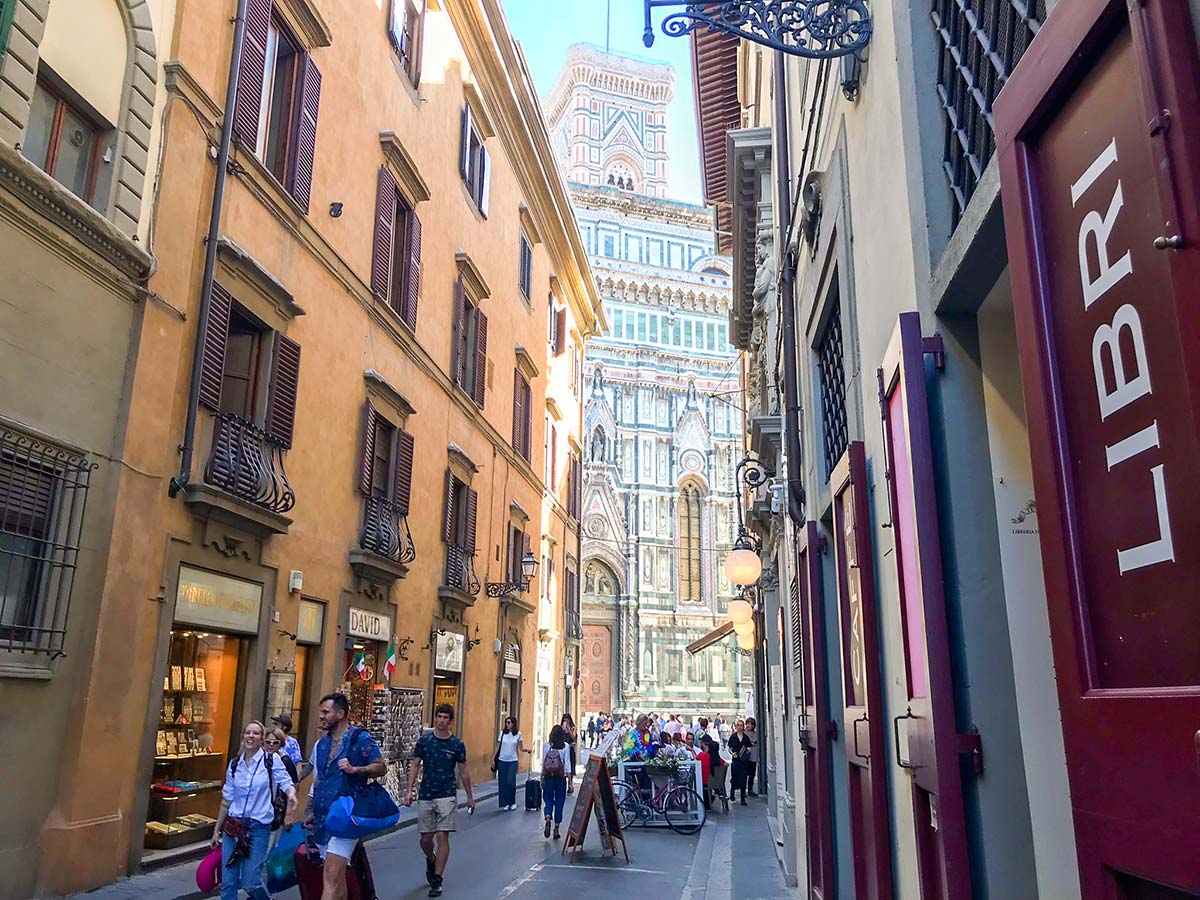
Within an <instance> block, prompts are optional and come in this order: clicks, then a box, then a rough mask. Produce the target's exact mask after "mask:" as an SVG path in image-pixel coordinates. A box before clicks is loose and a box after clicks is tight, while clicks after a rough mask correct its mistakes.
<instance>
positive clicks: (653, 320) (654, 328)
mask: <svg viewBox="0 0 1200 900" xmlns="http://www.w3.org/2000/svg"><path fill="white" fill-rule="evenodd" d="M650 343H652V344H657V343H658V316H651V317H650Z"/></svg>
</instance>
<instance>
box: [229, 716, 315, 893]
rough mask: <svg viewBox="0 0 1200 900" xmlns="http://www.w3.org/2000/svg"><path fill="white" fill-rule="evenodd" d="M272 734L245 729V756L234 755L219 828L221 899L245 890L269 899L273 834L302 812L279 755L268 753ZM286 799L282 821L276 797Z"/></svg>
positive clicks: (254, 726)
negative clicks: (267, 868) (266, 868)
mask: <svg viewBox="0 0 1200 900" xmlns="http://www.w3.org/2000/svg"><path fill="white" fill-rule="evenodd" d="M265 733H266V729H265V728H264V727H263V723H262V722H259V721H253V722H247V723H246V727H245V728H243V729H242V747H241V752H240V753H237V754H236V755H234V757H233V759H231V760H230V761H229V766H228V767H227V768H226V771H225V785H224V786H223V787H222V788H221V810H220V812H219V813H218V814H217V824H216V826H215V827H214V828H213V836H212V847H213V849H216V847H217V846H218V845H220V847H221V871H222V873H223V874H222V877H221V900H237V897H238V892H239V891H245V892H246V893H247V894H248V895H249V896H251V897H253V898H255V900H269V898H270V896H271V895H270V894H269V893H268V892H267V886H266V884H265V883H264V882H263V863H265V862H266V859H267V852H268V850H269V846H270V840H271V832H272V831H273V830H275V829H276V828H278V827H279V826H280V825H282V824H283V822H284V821H288V822H290V821H291V818H292V816H293V814H294V813H295V811H296V787H295V784H294V783H293V781H292V777H291V776H290V775H289V774H288V772H287V769H285V768H284V767H283V764H282V763H279V762H278V759H277V757H276V756H275V754H274V753H268V752H267V751H266V750H265V749H264V748H263V735H264V734H265ZM276 792H280V793H282V794H283V796H284V797H286V798H287V800H286V804H287V805H286V809H285V810H284V815H283V816H282V817H281V816H279V814H278V812H277V810H276V806H275V794H276Z"/></svg>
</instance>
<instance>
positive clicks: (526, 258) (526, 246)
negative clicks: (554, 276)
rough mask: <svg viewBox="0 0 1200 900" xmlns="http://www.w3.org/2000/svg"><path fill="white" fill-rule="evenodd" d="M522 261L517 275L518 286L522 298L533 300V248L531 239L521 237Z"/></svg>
mask: <svg viewBox="0 0 1200 900" xmlns="http://www.w3.org/2000/svg"><path fill="white" fill-rule="evenodd" d="M520 253H521V260H520V267H519V271H518V275H517V284H518V286H519V287H520V288H521V296H522V297H524V298H525V299H526V300H531V299H532V298H533V246H532V245H531V244H530V243H529V238H527V237H525V235H524V234H522V235H521V250H520Z"/></svg>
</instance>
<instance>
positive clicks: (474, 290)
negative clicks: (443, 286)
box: [454, 250, 492, 301]
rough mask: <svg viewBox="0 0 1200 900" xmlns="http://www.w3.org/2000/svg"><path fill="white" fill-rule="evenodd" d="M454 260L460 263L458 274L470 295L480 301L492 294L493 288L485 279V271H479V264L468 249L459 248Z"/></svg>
mask: <svg viewBox="0 0 1200 900" xmlns="http://www.w3.org/2000/svg"><path fill="white" fill-rule="evenodd" d="M454 261H455V263H457V264H458V275H459V277H460V278H462V280H463V285H464V286H465V287H466V289H467V296H468V297H470V298H471V299H472V300H475V301H479V300H482V299H484V298H485V297H490V296H492V289H491V288H489V287H488V286H487V282H486V281H484V280H483V273H482V272H480V271H479V266H477V265H475V260H473V259H471V254H469V253H468V252H467V251H466V250H459V251H457V252H456V253H455V254H454Z"/></svg>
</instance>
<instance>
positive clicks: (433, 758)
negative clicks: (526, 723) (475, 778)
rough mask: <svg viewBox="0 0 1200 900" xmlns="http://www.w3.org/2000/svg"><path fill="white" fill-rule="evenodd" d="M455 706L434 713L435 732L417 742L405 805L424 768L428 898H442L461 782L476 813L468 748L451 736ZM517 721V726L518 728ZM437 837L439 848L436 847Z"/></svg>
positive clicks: (421, 797) (421, 798)
mask: <svg viewBox="0 0 1200 900" xmlns="http://www.w3.org/2000/svg"><path fill="white" fill-rule="evenodd" d="M453 722H454V707H453V706H451V705H450V704H449V703H441V704H439V705H438V707H437V709H435V710H434V713H433V730H432V731H426V732H425V733H424V734H422V735H421V737H420V738H418V739H417V745H416V747H414V748H413V758H412V762H410V763H409V765H408V793H407V795H406V796H405V798H404V805H405V806H412V802H413V785H414V784H416V783H417V778H418V777H419V776H420V775H421V769H422V768H424V770H425V775H424V777H423V778H421V790H420V793H419V794H418V797H417V800H418V811H417V831H419V832H420V834H421V851H422V852H423V853H424V854H425V880H426V881H428V882H429V896H430V897H440V896H441V895H442V880H443V878H444V877H445V872H446V862H447V861H448V860H449V859H450V833H451V832H453V831H454V830H455V822H456V819H457V815H458V779H461V780H462V786H463V790H464V791H466V793H467V809H468V810H469V811H470V812H474V811H475V793H474V791H473V790H472V788H471V773H470V772H469V771H468V770H467V747H466V744H464V743H463V742H462V739H461V738H459V737H458V735H456V734H451V732H450V725H451V724H452V723H453ZM515 724H516V723H515V722H514V727H515ZM435 836H436V848H435Z"/></svg>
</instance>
